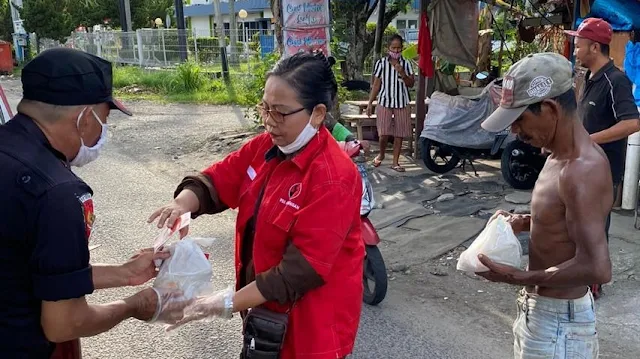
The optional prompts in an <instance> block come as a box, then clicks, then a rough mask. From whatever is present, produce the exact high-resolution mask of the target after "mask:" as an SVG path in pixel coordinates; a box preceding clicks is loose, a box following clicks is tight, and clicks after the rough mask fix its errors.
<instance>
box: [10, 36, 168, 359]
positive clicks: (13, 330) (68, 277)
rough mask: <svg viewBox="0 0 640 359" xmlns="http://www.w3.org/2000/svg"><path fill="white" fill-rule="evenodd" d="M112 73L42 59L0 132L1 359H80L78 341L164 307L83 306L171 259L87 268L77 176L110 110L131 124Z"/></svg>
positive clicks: (153, 300) (73, 57) (86, 217)
mask: <svg viewBox="0 0 640 359" xmlns="http://www.w3.org/2000/svg"><path fill="white" fill-rule="evenodd" d="M111 71H112V70H111V64H110V63H109V62H107V61H105V60H102V59H100V58H98V57H95V56H92V55H89V54H86V53H84V52H80V51H76V50H71V49H64V48H60V49H53V50H48V51H45V52H43V53H42V54H40V55H39V56H38V57H36V58H35V59H33V60H32V61H31V62H29V63H28V64H27V65H26V66H25V68H24V69H23V70H22V85H23V91H24V94H23V99H22V100H21V101H20V104H19V105H18V114H17V115H16V116H15V117H14V118H13V119H12V120H11V121H9V122H8V123H7V124H6V125H4V126H0V168H2V171H1V172H0V188H1V189H2V190H0V283H1V284H2V292H1V294H0V352H1V353H2V357H3V358H25V359H26V358H30V359H39V358H42V359H44V358H50V357H52V355H53V357H64V358H78V357H79V356H80V348H79V342H78V341H77V338H80V337H86V336H93V335H96V334H99V333H102V332H104V331H107V330H109V329H111V328H113V327H114V326H116V325H117V324H118V323H120V322H122V321H123V320H125V319H127V318H131V317H134V318H137V319H140V320H148V319H150V318H152V316H153V315H154V313H155V312H156V309H157V305H158V300H159V299H160V298H161V297H160V296H159V294H157V293H156V291H155V290H153V289H151V288H148V289H144V290H142V291H140V292H138V293H137V294H135V295H133V296H131V297H128V298H125V299H123V300H119V301H116V302H112V303H108V304H103V305H92V304H88V303H87V301H86V300H85V296H86V295H87V294H91V293H92V292H93V291H94V290H96V289H102V288H113V287H123V286H135V285H140V284H143V283H145V282H147V281H148V280H149V279H151V278H153V277H154V276H155V274H156V269H155V266H154V264H153V260H154V259H156V258H160V259H163V258H167V256H168V255H167V254H166V253H158V254H154V253H153V251H149V250H143V251H141V252H140V253H138V254H136V255H135V256H134V257H133V258H131V259H130V260H129V261H128V262H126V263H125V264H122V265H101V264H93V265H92V264H90V263H89V248H88V240H89V238H90V236H91V230H92V225H93V222H94V217H95V216H94V212H93V199H92V194H93V192H92V190H91V188H90V187H89V186H88V185H87V184H86V183H84V182H83V181H82V180H81V179H80V178H78V177H76V175H75V174H74V173H73V172H72V171H71V166H78V167H80V166H83V165H86V164H88V163H89V162H91V161H93V160H95V159H96V158H97V157H98V154H99V153H100V149H101V148H102V146H103V145H104V143H105V141H106V135H107V125H106V122H107V117H108V115H109V112H110V110H111V109H118V110H120V111H122V112H124V113H126V114H128V115H130V114H131V113H130V112H129V111H128V110H127V109H126V108H125V107H124V106H122V104H120V103H119V102H118V101H116V100H115V99H113V98H112V96H111V92H112V85H111ZM54 343H62V344H59V345H57V346H56V344H54ZM69 348H70V349H71V350H69ZM61 352H64V355H61Z"/></svg>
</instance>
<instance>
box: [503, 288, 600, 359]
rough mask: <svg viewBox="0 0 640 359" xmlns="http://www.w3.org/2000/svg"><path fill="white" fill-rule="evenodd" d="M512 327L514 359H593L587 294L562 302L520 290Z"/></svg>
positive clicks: (592, 325) (590, 302)
mask: <svg viewBox="0 0 640 359" xmlns="http://www.w3.org/2000/svg"><path fill="white" fill-rule="evenodd" d="M517 303H518V317H517V318H516V321H515V323H514V324H513V336H514V342H513V353H514V358H515V359H595V358H597V357H598V350H599V349H598V334H597V332H596V313H595V306H594V301H593V296H592V294H591V291H588V292H587V294H585V295H584V296H583V297H582V298H578V299H573V300H566V299H555V298H548V297H542V296H539V295H537V294H531V293H527V292H526V291H524V290H522V291H521V292H520V295H519V296H518V300H517Z"/></svg>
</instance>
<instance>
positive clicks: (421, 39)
mask: <svg viewBox="0 0 640 359" xmlns="http://www.w3.org/2000/svg"><path fill="white" fill-rule="evenodd" d="M418 55H419V56H420V59H419V60H418V67H419V68H420V72H421V73H422V75H423V76H424V77H428V78H432V77H433V60H432V55H431V32H430V31H429V17H428V16H427V14H426V12H423V13H422V14H421V15H420V30H418Z"/></svg>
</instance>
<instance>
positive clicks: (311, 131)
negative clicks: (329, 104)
mask: <svg viewBox="0 0 640 359" xmlns="http://www.w3.org/2000/svg"><path fill="white" fill-rule="evenodd" d="M316 133H318V129H317V128H313V126H311V119H309V122H308V123H307V125H306V126H304V129H302V132H300V134H299V135H298V137H297V138H296V139H295V141H293V142H291V143H290V144H288V145H286V146H278V148H279V149H280V151H282V153H284V154H285V155H290V154H292V153H294V152H297V151H299V150H300V149H301V148H302V147H304V146H306V145H307V143H309V141H311V139H312V138H313V136H315V134H316Z"/></svg>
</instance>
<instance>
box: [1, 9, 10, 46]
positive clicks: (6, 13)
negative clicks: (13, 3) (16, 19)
mask: <svg viewBox="0 0 640 359" xmlns="http://www.w3.org/2000/svg"><path fill="white" fill-rule="evenodd" d="M12 34H13V20H12V19H11V7H10V6H9V3H8V2H6V1H2V2H0V39H2V40H4V41H9V42H11V41H13V35H12Z"/></svg>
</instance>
